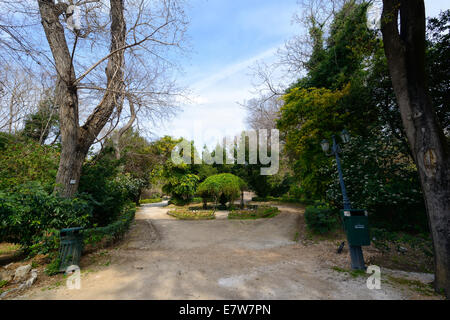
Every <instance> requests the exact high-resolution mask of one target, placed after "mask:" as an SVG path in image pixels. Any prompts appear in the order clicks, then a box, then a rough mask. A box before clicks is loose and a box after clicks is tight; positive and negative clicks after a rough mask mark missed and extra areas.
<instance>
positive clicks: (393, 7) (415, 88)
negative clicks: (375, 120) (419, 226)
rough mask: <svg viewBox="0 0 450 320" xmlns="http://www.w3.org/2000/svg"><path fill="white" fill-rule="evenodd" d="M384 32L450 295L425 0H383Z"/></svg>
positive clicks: (447, 168)
mask: <svg viewBox="0 0 450 320" xmlns="http://www.w3.org/2000/svg"><path fill="white" fill-rule="evenodd" d="M399 19H400V23H399ZM399 27H400V28H399ZM381 31H382V34H383V41H384V50H385V53H386V57H387V60H388V66H389V71H390V74H391V78H392V85H393V88H394V92H395V95H396V99H397V102H398V105H399V109H400V113H401V117H402V122H403V126H404V127H405V132H406V136H407V138H408V142H409V146H410V149H411V151H412V155H413V158H414V161H415V163H416V166H417V169H418V172H419V176H420V181H421V185H422V190H423V195H424V198H425V204H426V208H427V214H428V219H429V226H430V231H431V234H432V238H433V245H434V251H435V255H434V256H435V283H434V285H435V289H436V290H439V291H440V290H444V291H445V292H446V294H447V297H448V296H450V150H449V149H450V148H449V145H448V141H447V139H446V137H445V135H444V132H443V130H442V128H441V127H440V125H439V122H438V120H437V116H436V112H435V110H434V109H433V106H432V103H431V100H430V97H429V93H428V86H427V83H426V80H425V79H426V64H425V47H426V40H425V4H424V1H423V0H383V13H382V19H381Z"/></svg>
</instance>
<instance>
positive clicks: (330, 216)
mask: <svg viewBox="0 0 450 320" xmlns="http://www.w3.org/2000/svg"><path fill="white" fill-rule="evenodd" d="M305 222H306V225H307V227H308V229H309V230H311V231H312V232H314V233H318V234H325V233H328V232H330V231H332V230H334V229H335V228H336V227H337V226H338V211H337V210H336V209H334V208H332V207H330V206H329V205H327V204H324V203H317V204H315V205H313V206H308V207H306V210H305Z"/></svg>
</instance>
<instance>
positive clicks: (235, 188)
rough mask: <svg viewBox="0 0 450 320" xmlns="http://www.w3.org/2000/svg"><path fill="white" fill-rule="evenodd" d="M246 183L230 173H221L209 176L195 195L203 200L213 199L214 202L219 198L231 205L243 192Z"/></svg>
mask: <svg viewBox="0 0 450 320" xmlns="http://www.w3.org/2000/svg"><path fill="white" fill-rule="evenodd" d="M245 187H246V183H245V182H244V181H243V180H242V179H241V178H239V177H237V176H235V175H233V174H231V173H221V174H216V175H213V176H210V177H208V178H206V180H205V181H203V182H202V183H201V184H200V185H199V187H198V191H197V193H198V194H199V195H200V196H201V197H202V198H203V199H204V200H205V199H213V200H214V201H215V202H217V200H218V199H219V198H220V197H223V198H224V199H225V202H226V201H230V203H233V200H234V199H236V198H238V197H239V195H240V194H241V190H244V189H245Z"/></svg>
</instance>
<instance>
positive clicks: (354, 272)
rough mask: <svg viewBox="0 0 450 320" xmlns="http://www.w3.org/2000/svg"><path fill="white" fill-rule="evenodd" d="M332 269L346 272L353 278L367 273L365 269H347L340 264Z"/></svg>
mask: <svg viewBox="0 0 450 320" xmlns="http://www.w3.org/2000/svg"><path fill="white" fill-rule="evenodd" d="M332 269H333V270H334V271H337V272H341V273H346V274H348V275H350V276H352V277H353V278H358V277H361V276H365V275H367V274H366V271H365V270H347V269H344V268H341V267H338V266H334V267H333V268H332Z"/></svg>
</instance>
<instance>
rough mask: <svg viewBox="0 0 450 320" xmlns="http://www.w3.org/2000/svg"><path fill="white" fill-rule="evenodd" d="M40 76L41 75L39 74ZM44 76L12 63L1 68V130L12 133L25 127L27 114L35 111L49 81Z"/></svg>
mask: <svg viewBox="0 0 450 320" xmlns="http://www.w3.org/2000/svg"><path fill="white" fill-rule="evenodd" d="M38 76H39V75H38ZM47 81H48V79H45V77H44V76H41V77H36V76H35V75H30V74H29V73H28V72H27V71H26V70H24V69H23V68H20V67H15V66H11V65H3V64H2V65H1V68H0V131H6V132H8V133H10V134H14V133H17V132H18V131H19V130H21V129H22V128H23V121H24V120H25V119H26V117H27V115H29V114H32V113H35V112H37V111H38V108H39V101H40V100H42V99H43V98H44V96H45V94H46V90H47V89H48V85H49V83H48V82H47Z"/></svg>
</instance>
